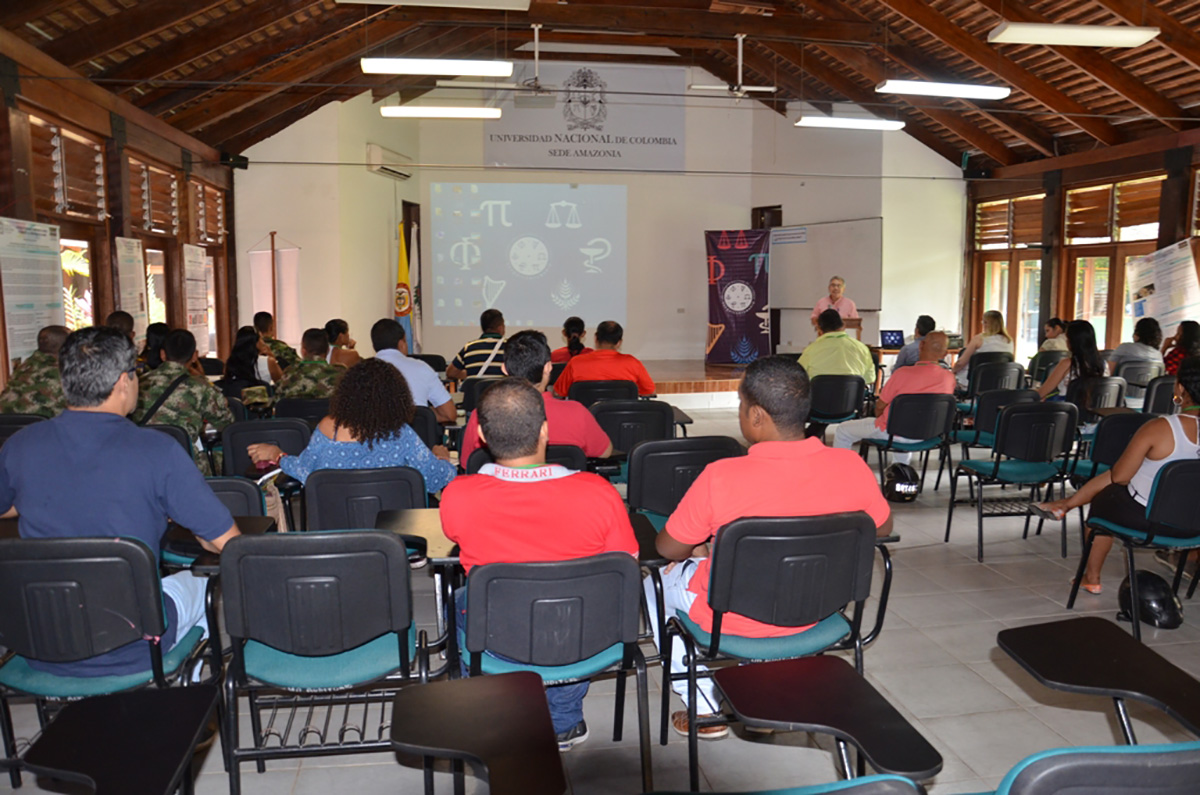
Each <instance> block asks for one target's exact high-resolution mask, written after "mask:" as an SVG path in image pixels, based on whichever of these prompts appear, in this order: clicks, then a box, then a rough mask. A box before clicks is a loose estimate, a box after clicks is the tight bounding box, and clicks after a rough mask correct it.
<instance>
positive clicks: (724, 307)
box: [704, 229, 771, 364]
mask: <svg viewBox="0 0 1200 795" xmlns="http://www.w3.org/2000/svg"><path fill="white" fill-rule="evenodd" d="M704 242H705V244H706V247H707V249H708V340H707V341H706V343H705V347H704V361H705V362H707V363H712V364H719V363H732V364H749V363H750V362H752V361H754V360H755V359H757V358H759V357H760V356H769V355H770V354H771V314H770V309H769V307H768V303H767V283H768V282H767V279H768V275H769V272H768V260H769V256H768V253H767V252H768V250H769V244H770V231H769V230H767V229H742V230H736V231H720V232H705V233H704Z"/></svg>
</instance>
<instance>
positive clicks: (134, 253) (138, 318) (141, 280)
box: [116, 237, 150, 348]
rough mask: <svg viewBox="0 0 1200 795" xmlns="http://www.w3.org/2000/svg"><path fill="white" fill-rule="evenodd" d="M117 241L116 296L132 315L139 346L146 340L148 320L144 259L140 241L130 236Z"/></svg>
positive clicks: (121, 306)
mask: <svg viewBox="0 0 1200 795" xmlns="http://www.w3.org/2000/svg"><path fill="white" fill-rule="evenodd" d="M116 241H117V296H118V298H119V306H120V308H121V309H122V310H123V311H125V312H128V313H129V314H131V315H133V334H134V337H135V338H136V343H137V346H138V347H139V348H140V347H141V346H142V343H143V342H145V340H146V326H147V325H148V324H149V322H150V313H149V308H148V307H147V305H146V261H145V258H144V257H143V255H142V241H140V240H137V239H136V238H131V237H118V238H116Z"/></svg>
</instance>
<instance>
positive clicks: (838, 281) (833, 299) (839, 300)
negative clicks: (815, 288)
mask: <svg viewBox="0 0 1200 795" xmlns="http://www.w3.org/2000/svg"><path fill="white" fill-rule="evenodd" d="M845 293H846V280H845V279H843V278H842V277H841V276H834V277H833V278H832V279H830V280H829V295H824V296H821V300H820V301H817V305H816V306H815V307H813V311H812V324H813V325H814V326H815V325H817V318H818V317H820V315H821V313H822V312H824V311H825V310H826V309H836V310H837V311H838V314H839V315H841V316H842V318H843V319H844V318H848V317H858V307H856V306H855V305H854V302H853V301H851V300H850V299H849V298H847V297H846V295H845Z"/></svg>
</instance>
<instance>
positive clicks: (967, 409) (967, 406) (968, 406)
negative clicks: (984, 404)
mask: <svg viewBox="0 0 1200 795" xmlns="http://www.w3.org/2000/svg"><path fill="white" fill-rule="evenodd" d="M954 405H955V407H956V408H957V409H958V410H959V412H960V413H962V414H970V413H971V412H972V410H973V409H974V408H975V404H974V403H972V402H970V401H967V402H966V403H956V404H954Z"/></svg>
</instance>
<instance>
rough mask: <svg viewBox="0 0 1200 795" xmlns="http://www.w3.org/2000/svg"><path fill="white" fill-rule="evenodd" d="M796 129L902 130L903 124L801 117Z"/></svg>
mask: <svg viewBox="0 0 1200 795" xmlns="http://www.w3.org/2000/svg"><path fill="white" fill-rule="evenodd" d="M796 126H797V127H829V128H833V129H838V130H889V131H890V130H903V129H904V122H902V121H891V120H889V119H865V118H854V117H847V116H801V117H800V118H799V119H797V120H796Z"/></svg>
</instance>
